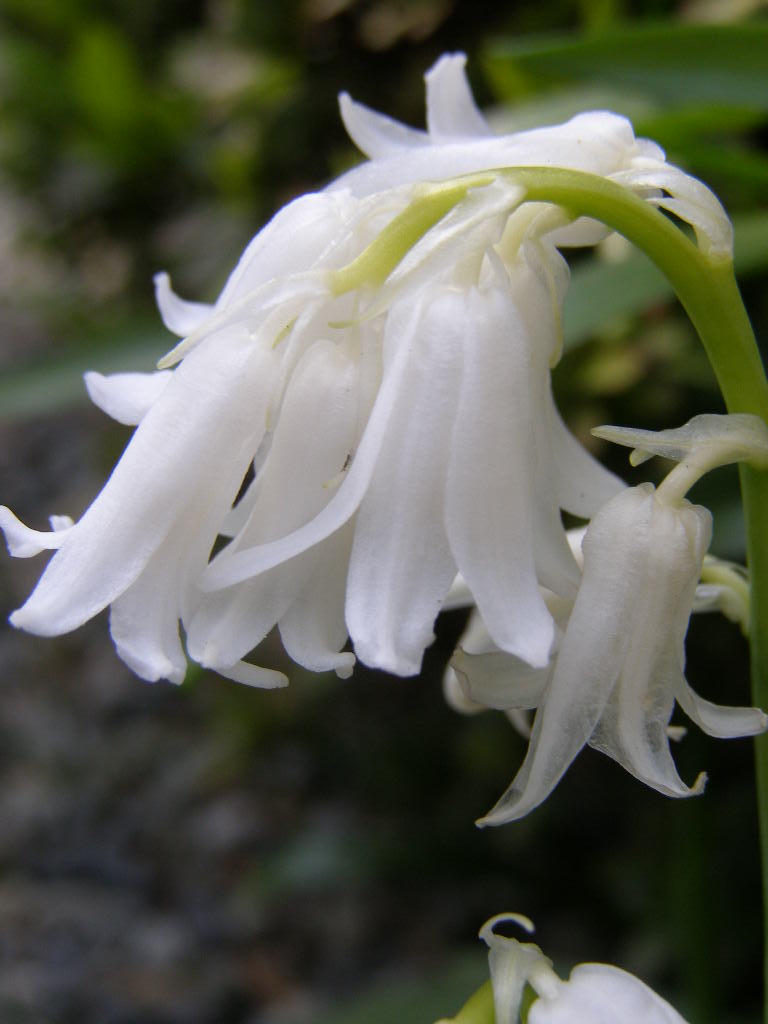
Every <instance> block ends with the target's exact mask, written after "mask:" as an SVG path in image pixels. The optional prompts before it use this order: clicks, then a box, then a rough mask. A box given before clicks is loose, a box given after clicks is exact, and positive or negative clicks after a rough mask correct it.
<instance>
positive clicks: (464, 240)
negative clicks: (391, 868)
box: [0, 55, 765, 821]
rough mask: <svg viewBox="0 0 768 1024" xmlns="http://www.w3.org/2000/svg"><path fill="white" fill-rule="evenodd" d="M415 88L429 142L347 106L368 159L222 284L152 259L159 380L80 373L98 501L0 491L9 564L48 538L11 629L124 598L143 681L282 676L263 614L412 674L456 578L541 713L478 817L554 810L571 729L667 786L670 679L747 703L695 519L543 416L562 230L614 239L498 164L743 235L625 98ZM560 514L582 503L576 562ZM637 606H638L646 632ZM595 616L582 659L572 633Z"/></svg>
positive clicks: (262, 240)
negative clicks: (62, 512) (713, 662)
mask: <svg viewBox="0 0 768 1024" xmlns="http://www.w3.org/2000/svg"><path fill="white" fill-rule="evenodd" d="M426 83H427V128H428V130H427V131H426V132H420V131H415V130H412V129H409V128H406V127H404V126H403V125H400V124H397V123H395V122H393V121H391V120H389V119H387V118H385V117H383V116H382V115H379V114H376V113H374V112H373V111H370V110H368V109H366V108H365V107H362V106H360V105H359V104H356V103H355V102H354V101H352V100H351V99H350V98H349V97H347V96H342V97H341V111H342V117H343V118H344V122H345V124H346V126H347V129H348V131H349V134H350V136H351V137H352V139H353V140H354V141H355V143H356V144H357V145H358V147H359V148H360V149H361V150H362V151H363V152H364V153H365V154H366V155H367V156H368V158H369V159H368V160H367V161H366V162H364V163H363V164H362V165H360V166H359V167H357V168H354V169H353V170H351V171H349V172H348V173H347V174H344V175H343V176H342V177H340V178H339V179H338V180H336V181H335V182H333V183H332V184H331V185H330V186H329V187H328V188H327V189H326V190H325V191H323V192H319V193H316V194H311V195H307V196H304V197H302V198H299V199H297V200H295V201H294V202H292V203H291V204H289V205H288V206H287V207H285V208H284V209H283V210H282V211H280V212H279V213H278V214H277V215H276V216H275V217H274V219H273V220H272V221H271V222H270V223H269V224H268V225H267V226H266V227H265V228H264V229H263V230H262V231H261V232H260V233H259V234H258V235H257V236H256V237H255V238H254V240H253V241H252V242H251V244H250V245H249V247H248V248H247V249H246V251H245V253H244V254H243V256H242V258H241V260H240V262H239V264H238V265H237V267H236V268H235V270H234V271H233V273H232V274H231V276H230V278H229V280H228V281H227V284H226V286H225V287H224V289H223V291H222V293H221V295H220V296H219V298H218V300H217V301H216V303H215V304H214V305H212V306H208V305H203V304H199V303H190V302H185V301H183V300H181V299H179V298H178V297H177V296H176V295H175V294H174V293H173V292H172V291H171V287H170V282H169V280H168V278H167V276H165V275H159V276H158V278H157V281H156V285H157V298H158V304H159V307H160V311H161V314H162V316H163V319H164V322H165V323H166V325H167V326H168V328H169V329H170V330H171V331H173V332H174V333H176V334H177V335H178V336H179V337H180V338H181V339H182V340H181V341H180V343H179V344H178V345H177V347H176V348H175V349H174V350H173V351H172V352H171V353H170V354H169V355H168V356H167V357H166V358H165V359H164V360H162V361H161V367H162V368H161V369H160V371H159V372H157V373H155V374H149V375H140V374H128V375H117V376H113V377H102V376H99V375H97V374H89V375H87V376H86V384H87V387H88V390H89V394H90V396H91V398H92V399H93V401H94V402H95V403H96V404H97V405H99V406H100V407H101V408H102V409H104V411H106V412H107V413H108V414H109V415H111V416H113V417H114V418H115V419H117V420H119V421H120V422H122V423H127V424H130V425H134V426H135V427H136V430H135V432H134V434H133V436H132V439H131V441H130V443H129V444H128V446H127V448H126V450H125V452H124V454H123V456H122V458H121V459H120V461H119V462H118V464H117V466H116V467H115V470H114V472H113V473H112V476H111V477H110V479H109V480H108V482H107V483H106V485H105V487H104V489H103V490H102V492H101V493H100V494H99V495H98V497H97V498H96V499H95V501H94V502H93V504H92V505H91V506H90V508H89V509H88V510H87V511H86V513H85V514H84V515H83V517H82V518H81V519H80V520H79V521H78V522H77V523H72V522H71V521H70V520H67V519H65V518H64V517H54V518H53V520H52V527H53V529H52V530H51V531H50V532H40V531H36V530H31V529H29V528H28V527H26V526H24V525H23V524H22V523H20V522H19V521H18V520H17V519H16V518H15V517H14V516H13V514H12V513H11V512H10V511H9V510H8V509H2V510H0V526H1V527H2V528H3V530H4V531H5V534H6V538H7V541H8V544H9V547H10V550H11V552H12V553H13V554H15V555H18V556H22V557H26V556H30V555H33V554H36V553H38V552H40V551H42V550H46V549H53V550H55V554H54V556H53V558H52V559H51V561H50V563H49V565H48V567H47V568H46V570H45V571H44V573H43V575H42V577H41V579H40V582H39V583H38V585H37V587H36V589H35V590H34V592H33V593H32V595H31V596H30V598H29V599H28V601H27V602H26V604H25V605H24V606H23V607H22V608H20V609H18V610H17V611H16V612H14V613H13V615H12V617H11V621H12V622H13V624H14V625H16V626H19V627H21V628H23V629H27V630H29V631H31V632H33V633H38V634H41V635H55V634H60V633H64V632H67V631H69V630H72V629H75V628H76V627H78V626H79V625H80V624H82V623H83V622H85V621H86V620H88V619H89V618H91V617H92V616H94V615H95V614H97V613H98V612H99V611H101V610H102V609H104V608H105V607H107V606H109V608H110V629H111V633H112V637H113V639H114V642H115V646H116V648H117V651H118V653H119V655H120V657H121V658H123V660H124V661H125V662H126V663H127V664H128V665H130V667H131V668H132V669H133V670H134V671H135V672H136V673H137V674H138V675H140V676H142V677H143V678H145V679H147V680H157V679H159V678H167V679H170V680H173V681H175V682H180V681H181V680H182V679H183V677H184V673H185V669H186V664H187V655H189V656H190V657H191V658H192V659H194V660H195V661H197V662H199V663H200V664H201V665H203V666H205V667H208V668H211V669H214V670H216V671H217V672H219V673H221V674H222V675H224V676H228V677H230V678H232V679H235V680H239V681H241V682H245V683H249V684H252V685H256V686H265V687H271V686H280V685H283V684H285V683H286V682H287V680H286V679H285V677H284V676H283V675H282V674H281V673H278V672H275V671H272V670H270V669H266V668H263V667H260V666H258V665H257V664H255V663H254V662H253V661H252V660H251V652H252V651H253V650H254V648H256V647H257V646H258V645H259V644H260V642H261V641H262V640H263V639H264V638H265V636H266V635H267V634H268V633H269V632H270V631H271V630H272V629H273V628H274V627H275V626H277V627H278V628H279V631H280V635H281V637H282V641H283V644H284V646H285V649H286V651H287V652H288V654H289V655H290V657H291V658H292V659H293V660H294V661H295V662H297V663H298V664H300V665H302V666H304V667H306V668H307V669H310V670H312V671H317V672H322V671H329V670H335V671H336V672H337V673H339V675H342V676H343V675H348V674H349V673H350V672H351V671H352V666H353V663H354V660H355V657H357V658H359V659H360V660H361V661H363V662H364V663H365V664H367V665H370V666H372V667H376V668H381V669H385V670H387V671H390V672H394V673H398V674H401V675H410V674H415V673H417V672H418V671H419V669H420V665H421V661H422V657H423V654H424V650H425V648H426V647H427V646H428V645H429V644H430V643H431V641H432V639H433V625H434V622H435V619H436V617H437V615H438V614H439V612H440V610H441V608H443V607H444V605H445V604H446V602H447V601H450V600H452V599H453V598H452V595H453V594H454V592H455V590H456V588H457V586H460V587H461V588H464V590H465V592H466V595H467V598H468V600H469V601H470V602H471V603H472V604H473V605H474V606H475V607H476V609H477V616H478V618H479V621H480V622H481V624H482V630H483V631H484V634H485V635H487V638H488V644H489V646H490V647H491V648H492V652H493V656H496V655H499V656H500V657H502V658H504V659H511V662H509V664H512V665H513V666H515V670H514V671H513V672H512V673H511V675H510V673H509V671H508V670H507V669H502V671H501V673H500V674H497V675H496V676H495V677H494V678H493V679H489V680H488V686H487V687H486V689H488V690H489V691H490V692H489V693H484V692H483V686H482V685H475V686H474V687H473V688H471V694H470V695H471V696H472V698H473V699H474V700H479V701H480V702H481V703H487V704H490V705H492V706H498V707H505V708H509V707H513V708H521V707H522V708H526V707H527V708H532V707H538V708H539V714H538V715H537V718H536V722H535V725H534V736H533V741H532V744H531V750H530V752H529V756H528V758H527V759H526V762H525V764H524V766H523V768H522V769H521V774H520V776H519V777H518V779H517V780H516V783H515V786H514V789H513V790H511V791H510V793H508V794H506V795H505V797H504V798H502V801H501V802H500V808H499V812H498V813H496V812H494V813H493V814H492V815H491V816H489V818H488V819H487V820H493V821H496V820H503V819H504V818H506V817H510V816H517V814H519V813H523V812H524V811H525V810H527V809H529V808H530V807H532V806H534V805H535V803H537V802H538V801H539V800H541V799H543V797H544V796H545V795H546V793H547V792H549V790H550V789H551V788H552V786H553V785H554V784H555V783H556V781H557V779H558V778H559V777H560V775H561V774H562V772H563V771H564V770H565V768H566V767H567V765H568V763H569V762H570V760H571V759H572V757H573V756H575V753H576V752H577V751H578V749H579V748H580V747H581V746H582V745H583V744H584V743H585V742H587V741H589V742H591V743H593V745H596V746H599V747H600V748H601V749H604V750H606V752H609V753H611V755H612V756H614V757H617V758H618V759H619V760H620V761H621V762H622V763H623V764H625V765H626V766H627V767H628V768H629V769H630V770H631V771H633V772H634V773H635V774H637V775H638V776H639V777H640V778H643V779H644V780H645V781H647V782H650V783H651V784H652V785H656V786H657V788H660V789H663V790H664V791H665V792H670V793H675V794H677V795H681V794H682V793H684V792H688V790H686V788H685V787H684V786H683V784H682V783H681V782H680V780H679V779H678V778H677V775H676V772H675V771H674V766H673V765H672V763H671V758H668V750H667V747H666V725H667V721H668V718H669V711H670V707H671V700H672V696H671V695H674V697H676V698H677V699H678V700H679V701H680V702H681V703H682V704H683V706H684V707H686V710H688V711H689V713H690V714H691V715H692V717H693V718H694V719H695V720H697V721H699V722H700V723H701V724H702V725H703V726H704V727H705V728H707V729H708V730H709V731H712V732H715V733H716V734H717V735H723V734H728V735H731V734H734V733H739V734H743V733H745V732H754V731H757V729H758V728H763V727H764V724H765V722H764V718H763V717H759V716H760V713H759V712H754V713H752V712H748V711H743V712H742V711H737V712H734V713H733V714H731V715H726V719H727V720H723V718H722V716H721V715H720V714H716V713H715V712H714V711H712V709H711V708H710V707H709V706H706V705H705V704H704V703H703V702H701V701H699V700H698V699H697V698H695V697H694V696H693V695H691V693H690V691H689V690H688V689H687V686H686V684H685V681H684V680H683V679H682V664H681V654H680V645H681V641H682V634H683V633H684V628H685V623H687V617H688V612H689V610H690V602H691V600H692V595H693V591H694V590H695V587H696V583H697V580H698V572H699V569H700V566H701V559H702V557H703V554H704V551H705V550H706V546H707V541H708V536H709V526H708V519H707V516H706V514H704V513H703V511H702V510H695V509H689V508H685V509H682V508H676V509H675V510H674V511H670V510H669V509H662V510H660V509H659V508H658V507H657V502H656V499H655V497H654V495H653V494H652V493H651V492H650V491H648V490H641V491H637V492H629V491H626V490H625V489H624V485H623V484H622V483H621V482H620V481H619V480H618V479H617V478H615V477H614V476H613V475H611V474H610V473H608V472H607V471H606V470H605V469H603V468H602V467H601V466H600V465H599V464H598V463H597V462H596V461H595V460H594V459H593V458H592V457H591V456H590V455H589V454H588V453H587V451H586V450H585V449H583V448H582V447H581V445H580V444H579V443H578V442H577V441H576V439H575V438H574V437H573V436H572V435H571V434H570V433H569V431H568V430H567V428H566V427H565V425H564V424H563V422H562V420H561V419H560V416H559V414H558V412H557V409H556V407H555V404H554V402H553V399H552V392H551V382H550V373H551V370H552V368H553V367H554V366H555V365H556V363H557V361H558V359H559V355H560V348H561V337H562V332H561V317H562V310H563V301H564V297H565V292H566V288H567V284H568V267H567V264H566V262H565V260H564V258H563V256H562V255H561V253H560V249H561V248H563V247H568V246H585V245H592V244H595V243H596V242H597V241H599V240H600V239H602V238H604V237H605V235H606V233H607V232H606V229H605V228H604V227H603V226H602V225H600V224H598V223H596V222H594V221H592V220H589V219H585V218H576V219H574V218H573V217H572V216H571V215H570V214H569V213H568V212H567V211H566V210H564V209H562V208H561V207H559V206H557V205H554V204H551V203H546V202H542V201H537V202H533V201H529V199H528V197H527V194H526V186H525V184H524V183H521V180H520V179H519V178H516V176H515V173H514V172H515V171H516V170H519V169H520V168H537V167H538V168H561V169H564V170H566V171H571V172H580V173H586V174H589V175H593V176H598V177H599V178H600V179H603V180H606V181H609V182H611V183H613V184H614V185H616V186H621V187H622V188H624V189H625V190H626V191H627V193H628V194H631V195H632V196H634V197H636V198H637V197H640V199H642V200H645V201H647V202H648V203H650V204H653V205H654V206H658V207H662V208H664V209H666V210H667V211H668V212H670V213H671V214H673V215H674V216H675V217H676V218H678V219H681V220H684V221H687V222H688V223H689V224H690V225H691V226H692V227H693V229H694V231H695V233H696V236H697V240H698V244H699V246H700V247H701V248H702V249H704V250H706V251H710V252H714V253H720V254H727V253H728V252H729V251H730V246H731V229H730V224H729V222H728V219H727V217H726V216H725V214H724V212H723V211H722V208H721V207H720V205H719V203H718V202H717V200H716V199H715V198H714V196H713V195H712V194H711V193H710V192H709V191H708V190H707V189H706V188H705V187H704V186H703V185H701V184H700V183H699V182H697V181H695V180H694V179H692V178H690V177H689V176H687V175H685V174H684V173H683V172H682V171H680V170H679V169H677V168H675V167H672V166H670V165H668V164H667V163H666V161H665V159H664V155H663V153H662V152H661V150H660V149H659V148H658V147H657V146H656V145H655V144H654V143H651V142H648V141H646V140H638V139H636V138H635V136H634V134H633V131H632V128H631V126H630V124H629V123H628V122H627V121H626V119H624V118H622V117H619V116H617V115H614V114H610V113H605V112H597V113H589V114H581V115H579V116H577V117H575V118H573V119H572V120H570V121H568V122H567V123H566V124H563V125H558V126H552V127H545V128H540V129H537V130H534V131H526V132H519V133H516V134H512V135H502V136H497V135H494V134H493V132H492V131H491V129H490V128H489V126H488V125H487V123H486V121H485V119H484V118H483V116H482V115H481V114H480V112H479V111H478V110H477V108H476V106H475V104H474V101H473V99H472V96H471V93H470V91H469V87H468V85H467V81H466V78H465V75H464V58H463V57H462V56H461V55H453V56H447V57H444V58H442V59H441V60H440V61H439V62H438V63H437V64H436V65H435V67H434V68H433V69H432V70H431V71H430V72H429V73H428V74H427V76H426ZM562 510H565V511H567V512H569V513H572V514H574V515H576V516H579V517H582V518H584V519H592V518H593V517H594V519H593V521H592V524H591V526H590V528H589V531H588V534H587V538H586V540H585V544H584V564H583V569H582V566H581V565H580V561H579V557H577V555H578V552H577V553H576V554H575V553H574V551H573V549H572V547H571V545H570V543H569V540H568V537H567V535H566V532H565V530H564V528H563V525H562V519H561V511H562ZM601 510H602V511H601ZM627 535H631V536H633V537H635V538H636V542H635V543H634V544H633V545H631V546H628V545H627V544H626V542H625V538H626V536H627ZM214 550H216V552H217V553H216V554H214V555H212V552H213V551H214ZM657 551H661V552H662V555H661V556H660V557H661V561H662V563H663V565H662V566H661V567H660V568H662V569H663V570H664V571H663V572H657V569H656V566H655V562H654V558H655V557H656V555H655V553H656V552H657ZM672 567H674V569H673V568H672ZM659 577H662V578H663V581H662V583H658V582H657V579H658V578H659ZM630 592H631V593H633V594H634V593H636V594H637V595H639V596H638V597H637V598H636V599H635V598H633V599H632V601H628V600H627V599H626V597H627V594H628V593H630ZM640 600H642V601H643V602H645V603H644V604H643V608H644V609H647V611H648V615H649V618H648V620H647V626H646V627H644V628H643V629H642V630H641V631H640V634H639V636H633V629H632V622H633V618H632V617H633V616H636V614H637V611H638V605H637V601H640ZM598 626H600V627H601V628H602V629H603V636H604V645H603V648H598V649H597V653H594V651H593V650H592V648H590V647H589V645H587V644H586V643H585V641H584V639H583V638H584V637H592V636H593V634H594V633H595V631H596V629H597V627H598ZM182 627H183V635H184V638H185V644H186V653H185V649H184V645H183V643H182ZM347 638H349V639H350V640H351V646H352V649H353V650H352V651H350V650H347V649H346V645H347ZM600 651H602V652H603V653H600ZM520 666H522V669H521V670H519V671H518V669H520ZM505 673H506V674H505ZM486 674H487V673H486ZM469 675H470V676H471V673H470V674H469ZM574 679H575V680H576V682H574V681H573V680H574ZM670 680H671V682H670ZM563 708H566V709H567V712H566V711H564V710H563ZM639 719H642V722H640V723H639V724H638V721H636V720H639ZM640 733H642V740H641V741H640V740H638V735H639V734H640ZM665 751H666V754H665V753H664V752H665ZM660 758H661V760H659V759H660Z"/></svg>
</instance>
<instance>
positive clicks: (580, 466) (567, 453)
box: [547, 391, 626, 519]
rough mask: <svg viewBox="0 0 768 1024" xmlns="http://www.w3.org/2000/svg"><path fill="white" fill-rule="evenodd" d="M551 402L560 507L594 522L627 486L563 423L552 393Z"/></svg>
mask: <svg viewBox="0 0 768 1024" xmlns="http://www.w3.org/2000/svg"><path fill="white" fill-rule="evenodd" d="M547 399H548V401H547V413H548V416H549V437H550V440H551V444H552V457H553V460H554V466H553V472H552V475H553V478H554V480H555V481H556V484H557V503H558V505H559V506H560V508H562V509H565V511H566V512H570V513H571V515H574V516H580V517H581V518H582V519H591V518H592V516H594V515H595V514H596V512H597V511H598V509H600V508H601V507H602V506H603V505H604V504H605V503H606V502H607V501H609V500H610V499H611V498H613V497H614V496H615V495H616V494H618V493H619V491H621V490H623V489H624V488H625V487H626V484H625V483H624V481H623V480H621V479H620V478H619V477H617V476H615V475H614V474H613V473H611V472H610V471H609V470H607V469H606V468H605V467H604V466H603V465H601V463H599V462H598V461H597V459H595V458H594V457H593V456H592V455H590V454H589V452H588V451H587V450H586V448H584V447H583V446H582V445H581V444H580V443H579V442H578V441H577V440H576V438H575V437H574V436H573V434H572V433H571V432H570V430H568V428H567V427H566V425H565V424H564V423H563V421H562V419H561V417H560V413H559V412H558V410H557V407H556V406H555V403H554V401H553V400H552V393H551V391H550V392H549V393H548V395H547Z"/></svg>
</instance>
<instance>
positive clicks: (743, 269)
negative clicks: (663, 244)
mask: <svg viewBox="0 0 768 1024" xmlns="http://www.w3.org/2000/svg"><path fill="white" fill-rule="evenodd" d="M734 238H735V240H734V265H735V268H736V274H737V276H743V275H746V274H751V273H755V272H756V271H760V270H765V269H766V268H767V267H768V212H757V213H754V214H750V215H744V216H742V217H738V218H735V219H734ZM673 296H674V291H673V289H672V286H671V285H670V284H669V282H668V281H667V279H666V278H665V277H664V275H663V274H662V273H661V272H660V271H659V270H657V269H656V267H655V266H654V265H653V264H652V263H651V261H650V260H649V259H648V257H647V256H645V255H644V254H643V253H641V252H638V251H637V250H632V251H631V253H630V254H629V255H628V257H627V258H626V259H625V260H622V261H621V262H619V263H603V262H601V261H600V260H596V259H593V260H588V261H585V262H584V263H581V264H578V265H577V266H576V267H575V268H574V270H573V273H572V275H571V286H570V288H569V289H568V295H567V297H566V300H565V314H564V317H563V323H564V331H565V344H566V346H568V347H571V346H573V345H577V344H579V343H580V342H582V341H586V340H587V339H588V338H589V337H591V336H592V335H594V334H595V332H596V331H599V330H600V329H601V328H604V327H606V326H608V325H610V323H611V322H612V321H616V320H619V319H622V318H626V317H632V316H637V315H638V314H639V313H642V312H643V310H645V309H648V308H649V307H651V306H653V305H656V304H657V303H660V302H667V301H669V300H670V299H671V298H672V297H673Z"/></svg>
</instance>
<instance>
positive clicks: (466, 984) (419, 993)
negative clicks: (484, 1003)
mask: <svg viewBox="0 0 768 1024" xmlns="http://www.w3.org/2000/svg"><path fill="white" fill-rule="evenodd" d="M487 978H488V961H487V959H486V957H484V956H483V954H482V952H480V950H479V949H478V952H477V954H466V955H465V956H463V957H457V958H456V959H454V961H453V962H452V963H451V964H449V965H447V966H446V967H445V968H444V969H443V971H441V972H440V973H439V974H436V975H433V977H432V978H429V979H427V980H426V981H419V982H415V981H408V980H400V981H397V980H396V979H395V980H391V981H390V982H388V983H386V984H384V983H382V984H381V985H379V986H376V987H375V988H372V989H369V991H368V992H365V993H363V994H362V995H361V996H359V997H358V998H357V999H355V1000H354V1001H352V1002H350V1003H349V1004H348V1005H347V1006H346V1007H345V1008H342V1009H336V1010H333V1011H332V1012H330V1013H329V1014H327V1015H324V1016H322V1017H321V1018H319V1019H317V1020H315V1021H314V1022H313V1024H361V1022H363V1021H364V1022H365V1024H392V1021H398V1024H428V1022H429V1021H433V1020H437V1019H438V1018H440V1017H446V1016H450V1015H452V1014H455V1013H457V1012H458V1010H459V1009H460V1007H461V1006H463V1004H464V1003H465V1002H466V1001H467V999H468V998H469V996H471V995H472V993H473V992H474V991H475V989H477V988H478V987H479V986H480V985H481V984H482V983H483V982H484V981H486V980H487Z"/></svg>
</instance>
